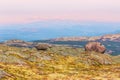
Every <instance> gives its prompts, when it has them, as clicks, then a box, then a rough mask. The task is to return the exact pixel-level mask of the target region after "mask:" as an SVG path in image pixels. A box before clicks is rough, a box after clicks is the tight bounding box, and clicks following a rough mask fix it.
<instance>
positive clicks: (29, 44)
mask: <svg viewBox="0 0 120 80" xmlns="http://www.w3.org/2000/svg"><path fill="white" fill-rule="evenodd" d="M3 44H5V45H8V46H15V47H29V48H31V47H33V43H32V42H25V41H23V40H8V41H6V42H4V43H3Z"/></svg>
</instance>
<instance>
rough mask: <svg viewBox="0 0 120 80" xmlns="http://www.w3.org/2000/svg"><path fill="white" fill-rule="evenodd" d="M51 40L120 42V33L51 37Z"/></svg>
mask: <svg viewBox="0 0 120 80" xmlns="http://www.w3.org/2000/svg"><path fill="white" fill-rule="evenodd" d="M50 41H114V42H120V34H108V35H103V36H95V37H62V38H55V39H51V40H50Z"/></svg>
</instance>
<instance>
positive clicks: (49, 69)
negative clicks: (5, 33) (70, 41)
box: [0, 45, 120, 80]
mask: <svg viewBox="0 0 120 80" xmlns="http://www.w3.org/2000/svg"><path fill="white" fill-rule="evenodd" d="M80 53H82V54H80ZM92 54H98V53H94V52H93V53H92ZM99 55H100V54H99ZM101 55H102V54H101ZM101 55H100V56H101ZM88 56H92V55H89V54H86V53H85V52H84V50H83V49H79V48H70V47H60V46H59V47H53V48H51V49H49V50H47V51H37V50H36V49H29V48H16V47H9V46H4V45H0V70H1V71H0V78H1V79H0V80H120V63H119V62H120V61H119V58H118V57H117V58H116V57H113V56H110V57H112V58H113V59H114V60H113V61H114V63H113V64H109V65H102V64H100V63H99V62H98V63H96V62H94V61H93V62H94V65H93V64H89V63H87V64H86V62H87V60H88V58H89V57H88ZM106 56H107V55H106ZM86 59H87V60H86ZM88 61H89V60H88ZM115 61H117V62H115ZM93 62H92V63H93ZM3 71H4V72H3Z"/></svg>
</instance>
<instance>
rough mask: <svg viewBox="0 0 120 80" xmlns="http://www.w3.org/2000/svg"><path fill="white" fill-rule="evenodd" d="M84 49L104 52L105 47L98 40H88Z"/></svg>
mask: <svg viewBox="0 0 120 80" xmlns="http://www.w3.org/2000/svg"><path fill="white" fill-rule="evenodd" d="M85 51H95V52H99V53H104V52H105V51H106V48H105V46H104V45H102V44H101V43H100V42H88V43H87V44H86V45H85Z"/></svg>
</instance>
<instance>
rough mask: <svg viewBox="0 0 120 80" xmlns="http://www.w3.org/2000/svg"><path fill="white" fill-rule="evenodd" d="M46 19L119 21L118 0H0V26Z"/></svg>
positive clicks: (119, 0)
mask: <svg viewBox="0 0 120 80" xmlns="http://www.w3.org/2000/svg"><path fill="white" fill-rule="evenodd" d="M46 20H67V21H78V22H82V21H83V22H85V21H95V22H120V0H0V24H16V23H30V22H38V21H46Z"/></svg>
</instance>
